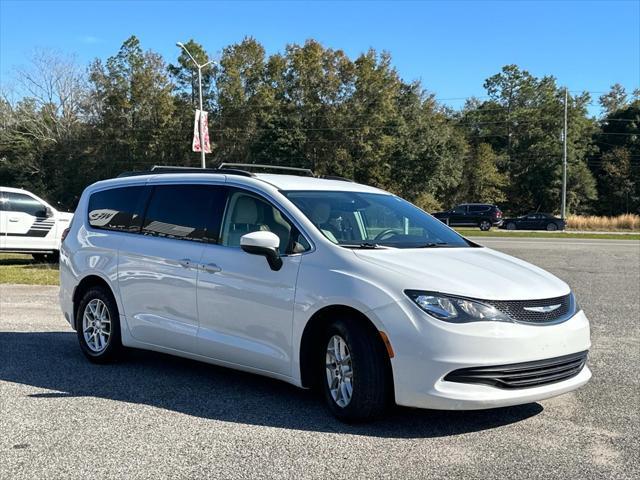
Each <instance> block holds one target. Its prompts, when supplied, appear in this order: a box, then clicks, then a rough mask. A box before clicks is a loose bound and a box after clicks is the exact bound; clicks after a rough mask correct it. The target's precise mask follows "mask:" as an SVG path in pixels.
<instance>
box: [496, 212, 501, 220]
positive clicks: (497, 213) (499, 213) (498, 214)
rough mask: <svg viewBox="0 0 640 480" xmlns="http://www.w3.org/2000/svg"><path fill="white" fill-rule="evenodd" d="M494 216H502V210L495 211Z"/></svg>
mask: <svg viewBox="0 0 640 480" xmlns="http://www.w3.org/2000/svg"><path fill="white" fill-rule="evenodd" d="M496 218H502V212H501V211H500V210H497V211H496Z"/></svg>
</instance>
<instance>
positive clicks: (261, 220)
mask: <svg viewBox="0 0 640 480" xmlns="http://www.w3.org/2000/svg"><path fill="white" fill-rule="evenodd" d="M228 205H229V206H228V209H227V212H226V214H225V220H224V226H223V229H222V244H223V245H225V246H228V247H239V246H240V238H242V236H243V235H246V234H247V233H251V232H258V231H267V232H273V233H275V234H276V235H277V236H278V237H279V238H280V247H279V250H280V254H281V255H285V254H290V253H301V252H304V251H306V250H308V249H309V248H310V245H309V243H308V242H307V240H306V239H305V238H304V237H303V236H302V234H301V233H300V232H299V231H298V229H297V228H296V227H295V226H294V225H293V224H292V223H291V222H289V220H288V219H287V218H286V217H285V216H284V215H283V214H282V212H280V210H278V209H277V208H276V207H274V206H273V205H271V204H270V203H269V202H267V201H266V200H264V199H262V198H260V197H258V196H257V195H253V194H251V193H249V192H245V191H242V190H236V191H234V192H233V193H232V194H231V196H230V197H229V202H228Z"/></svg>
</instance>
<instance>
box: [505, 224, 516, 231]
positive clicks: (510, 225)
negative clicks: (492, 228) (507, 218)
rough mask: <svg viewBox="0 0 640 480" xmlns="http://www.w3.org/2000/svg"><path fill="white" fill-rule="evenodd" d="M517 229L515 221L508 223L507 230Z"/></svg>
mask: <svg viewBox="0 0 640 480" xmlns="http://www.w3.org/2000/svg"><path fill="white" fill-rule="evenodd" d="M516 229H517V226H516V224H515V223H513V222H509V223H507V230H516Z"/></svg>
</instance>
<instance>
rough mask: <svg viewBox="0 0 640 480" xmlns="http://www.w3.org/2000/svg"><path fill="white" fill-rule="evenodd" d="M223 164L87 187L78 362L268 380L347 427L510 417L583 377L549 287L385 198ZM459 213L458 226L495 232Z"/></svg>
mask: <svg viewBox="0 0 640 480" xmlns="http://www.w3.org/2000/svg"><path fill="white" fill-rule="evenodd" d="M238 167H243V165H233V169H226V170H225V169H223V170H206V171H203V170H201V169H194V170H188V169H181V170H178V169H173V170H172V169H168V170H164V171H163V170H160V171H159V170H153V171H150V172H144V174H133V175H128V176H123V177H121V178H117V179H112V180H106V181H102V182H98V183H95V184H93V185H91V186H89V187H88V188H87V189H86V190H85V191H84V193H83V194H82V197H81V199H80V202H79V205H78V208H77V210H76V215H75V217H74V220H73V222H72V225H71V227H70V230H69V232H68V234H67V235H66V237H65V238H64V240H63V242H62V245H61V252H60V303H61V306H62V310H63V312H64V316H65V318H66V319H67V321H68V322H69V324H70V325H71V327H72V328H74V329H75V330H76V332H77V336H78V341H79V343H80V348H81V350H82V352H83V353H84V354H85V355H86V357H87V358H88V359H89V360H90V361H92V362H97V363H104V362H108V361H111V360H113V359H116V358H117V357H118V356H119V355H120V354H121V351H122V349H123V347H134V348H142V349H149V350H156V351H160V352H165V353H170V354H173V355H179V356H183V357H187V358H192V359H196V360H201V361H205V362H209V363H212V364H217V365H222V366H226V367H231V368H236V369H239V370H245V371H249V372H253V373H258V374H261V375H267V376H270V377H274V378H277V379H280V380H283V381H285V382H289V383H291V384H293V385H296V386H300V387H306V388H316V389H318V390H319V391H320V392H321V393H322V395H323V396H324V398H325V401H326V403H327V406H328V407H329V410H330V411H331V412H332V413H333V414H334V415H336V416H337V417H338V418H339V419H341V420H344V421H363V420H368V419H370V418H373V417H376V416H378V415H380V414H382V413H383V412H384V410H385V408H386V406H387V405H388V404H389V403H391V402H395V403H397V404H399V405H405V406H411V407H419V408H430V409H445V410H449V409H453V410H473V409H484V408H494V407H500V406H508V405H518V404H523V403H529V402H534V401H538V400H542V399H545V398H549V397H553V396H556V395H559V394H562V393H565V392H569V391H572V390H575V389H576V388H578V387H580V386H582V385H584V384H585V383H586V382H587V381H588V380H589V378H590V376H591V373H590V371H589V369H588V367H587V366H586V360H587V352H588V350H589V346H590V341H589V323H588V320H587V318H586V316H585V315H584V313H583V312H582V311H581V310H580V307H579V306H578V303H577V302H576V300H575V298H574V295H573V293H572V292H571V290H570V288H569V286H568V285H567V284H566V283H564V282H563V281H561V280H560V279H558V278H556V277H554V276H553V275H551V274H550V273H546V272H544V271H542V270H541V269H539V268H537V267H533V266H531V265H529V264H527V263H526V262H524V261H522V260H519V259H516V258H512V257H509V256H507V255H505V254H503V253H498V252H494V251H492V250H490V249H488V248H484V247H481V246H480V245H477V244H475V243H474V242H471V241H469V240H467V239H465V238H464V237H462V236H460V235H459V234H457V233H456V232H454V231H453V230H451V229H450V228H447V227H446V226H445V225H443V224H442V223H441V222H440V221H438V220H436V219H435V218H433V217H432V216H430V215H427V214H425V213H424V212H423V211H422V210H420V209H418V208H417V207H415V206H413V205H412V204H410V203H409V202H407V201H405V200H403V199H401V198H400V197H397V196H395V195H393V194H391V193H388V192H385V191H382V190H379V189H376V188H373V187H369V186H366V185H360V184H357V183H353V182H349V181H341V180H336V179H324V178H317V177H315V176H313V175H312V174H311V176H299V175H292V174H289V175H283V174H277V175H274V174H257V173H256V174H254V173H251V172H248V171H243V170H239V169H238ZM284 168H285V167H282V169H284ZM294 173H297V172H296V171H294ZM464 207H465V208H464V210H465V211H464V212H463V213H464V214H465V215H467V217H466V218H464V220H466V221H467V222H469V223H471V222H480V223H481V224H482V222H484V221H486V222H489V228H490V227H491V226H493V225H498V224H501V222H502V219H501V215H502V214H501V212H500V211H499V210H498V209H497V207H495V206H492V205H490V206H488V207H487V208H484V207H482V208H479V206H478V205H475V204H466V205H464ZM472 215H476V217H472ZM471 218H475V219H473V220H471ZM482 226H483V228H487V226H486V224H482Z"/></svg>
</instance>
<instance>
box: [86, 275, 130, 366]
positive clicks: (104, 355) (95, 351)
mask: <svg viewBox="0 0 640 480" xmlns="http://www.w3.org/2000/svg"><path fill="white" fill-rule="evenodd" d="M76 333H77V335H78V341H79V342H80V349H81V350H82V353H84V355H85V356H86V357H87V358H88V359H89V360H90V361H92V362H94V363H108V362H111V361H113V360H116V359H117V358H118V357H119V356H120V353H121V350H122V342H121V339H120V321H119V316H118V306H117V305H116V302H115V300H114V299H113V296H112V295H111V292H109V291H107V290H106V289H105V288H103V287H94V288H91V289H90V290H89V291H87V293H85V294H84V296H83V297H82V300H81V301H80V304H79V305H78V310H77V314H76Z"/></svg>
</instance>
